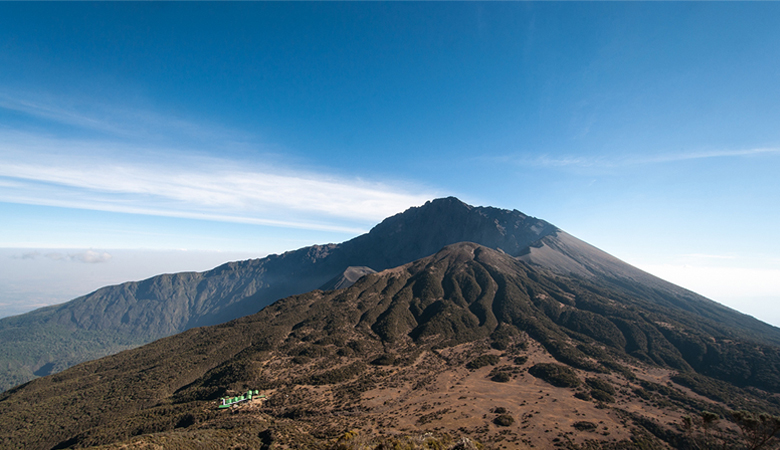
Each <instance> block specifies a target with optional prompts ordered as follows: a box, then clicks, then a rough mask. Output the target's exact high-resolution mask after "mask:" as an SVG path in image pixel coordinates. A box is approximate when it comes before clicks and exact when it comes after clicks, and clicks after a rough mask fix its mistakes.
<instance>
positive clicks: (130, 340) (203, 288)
mask: <svg viewBox="0 0 780 450" xmlns="http://www.w3.org/2000/svg"><path fill="white" fill-rule="evenodd" d="M461 241H471V242H477V243H479V244H481V245H485V246H487V247H489V248H494V249H500V250H501V251H502V252H504V253H506V254H507V255H509V256H512V257H518V258H520V259H523V260H524V261H526V262H528V263H530V264H536V265H537V266H539V267H542V268H547V269H550V270H553V271H556V272H558V273H562V274H573V275H577V276H582V277H585V278H594V277H595V278H597V279H602V280H606V281H608V282H609V283H610V284H611V286H613V287H615V288H620V289H624V288H628V289H631V290H632V291H633V292H634V293H635V294H637V295H640V296H643V297H645V298H650V299H653V300H654V301H656V302H660V303H668V304H677V305H678V306H679V305H683V307H687V308H694V307H695V308H694V309H696V308H698V311H699V312H700V313H702V312H704V313H706V314H705V315H707V316H708V317H709V318H710V319H713V320H721V321H724V323H726V324H729V325H730V326H733V327H735V329H739V330H741V331H740V332H741V333H746V334H747V335H749V336H750V337H751V338H752V339H758V340H768V341H769V342H772V343H774V344H780V329H777V328H774V327H771V326H770V325H766V324H763V323H762V322H760V321H758V320H756V319H753V318H751V317H749V316H745V315H742V314H741V313H738V312H736V311H733V310H730V309H728V308H725V307H723V306H720V305H717V304H716V303H714V302H712V301H711V300H708V299H705V298H704V297H701V296H698V295H697V294H695V293H692V292H690V291H687V290H685V289H683V288H680V287H678V286H675V285H673V284H671V283H667V282H665V281H663V280H660V279H657V278H655V277H653V276H652V275H649V274H647V273H645V272H642V271H640V270H639V269H636V268H634V267H631V266H629V265H628V264H626V263H624V262H622V261H620V260H618V259H617V258H614V257H612V256H611V255H609V254H607V253H605V252H603V251H601V250H598V249H596V248H595V247H592V246H590V245H589V244H587V243H585V242H583V241H581V240H579V239H577V238H575V237H573V236H571V235H568V234H567V233H565V232H563V231H562V230H560V229H559V228H557V227H555V226H554V225H552V224H550V223H548V222H545V221H543V220H541V219H537V218H534V217H531V216H527V215H525V214H523V213H521V212H520V211H517V210H511V211H510V210H503V209H498V208H492V207H475V206H471V205H467V204H465V203H463V202H461V201H460V200H458V199H456V198H454V197H448V198H443V199H436V200H433V201H430V202H427V203H426V204H424V205H422V206H419V207H412V208H409V209H408V210H406V211H404V212H402V213H398V214H396V215H394V216H391V217H388V218H387V219H385V220H383V221H382V222H380V223H379V224H377V225H376V226H375V227H373V228H372V229H371V231H369V232H368V233H366V234H363V235H361V236H358V237H355V238H353V239H351V240H348V241H346V242H343V243H341V244H326V245H314V246H310V247H304V248H301V249H298V250H293V251H288V252H284V253H282V254H279V255H269V256H267V257H265V258H261V259H250V260H245V261H236V262H228V263H225V264H222V265H220V266H218V267H216V268H214V269H212V270H209V271H206V272H199V273H197V272H184V273H178V274H163V275H159V276H156V277H152V278H149V279H146V280H142V281H138V282H127V283H123V284H120V285H116V286H107V287H104V288H101V289H98V290H97V291H95V292H93V293H91V294H88V295H86V296H82V297H79V298H77V299H74V300H72V301H71V302H67V303H65V304H62V305H55V306H51V307H46V308H43V309H40V310H36V311H33V312H30V313H27V314H24V315H21V316H14V317H10V318H4V319H0V342H2V343H3V344H4V345H3V346H0V362H1V363H2V364H0V389H7V388H9V387H11V386H13V385H16V384H19V383H22V382H25V381H27V380H30V379H32V378H34V377H35V376H36V375H46V374H48V373H55V372H57V371H59V370H62V369H64V368H66V367H69V366H71V365H73V364H76V363H78V362H81V361H85V360H89V359H92V358H96V357H102V356H105V355H106V354H110V353H113V352H116V351H121V350H124V349H127V348H131V347H133V346H137V345H141V344H144V343H146V342H150V341H152V340H155V339H158V338H161V337H164V336H168V335H171V334H174V333H177V332H180V331H183V330H186V329H190V328H193V327H199V326H206V325H213V324H217V323H222V322H226V321H229V320H232V319H235V318H237V317H242V316H245V315H248V314H252V313H255V312H257V311H259V310H260V309H262V308H263V307H264V306H266V305H268V304H270V303H271V302H273V301H275V300H277V299H280V298H284V297H287V296H289V295H295V294H301V293H304V292H307V291H310V290H313V289H317V288H320V287H322V286H324V285H326V283H328V282H329V281H331V280H333V279H334V278H336V277H338V276H340V275H341V274H343V272H344V271H345V270H346V269H347V268H348V267H350V266H365V267H370V268H371V269H372V270H378V271H381V270H383V269H387V268H391V267H396V266H400V265H403V264H405V263H408V262H410V261H414V260H416V259H419V258H422V257H425V256H428V255H430V254H434V253H435V252H437V251H439V250H440V249H441V248H442V247H444V246H446V245H450V244H454V243H456V242H461ZM696 305H700V306H696Z"/></svg>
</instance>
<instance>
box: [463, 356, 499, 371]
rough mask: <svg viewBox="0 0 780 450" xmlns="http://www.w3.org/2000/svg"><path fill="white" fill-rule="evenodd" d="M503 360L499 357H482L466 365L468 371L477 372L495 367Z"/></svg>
mask: <svg viewBox="0 0 780 450" xmlns="http://www.w3.org/2000/svg"><path fill="white" fill-rule="evenodd" d="M500 360H501V358H499V357H498V355H481V356H478V357H477V358H475V359H473V360H471V361H470V362H469V363H468V364H466V368H467V369H471V370H476V369H479V368H480V367H485V366H495V365H496V364H498V361H500Z"/></svg>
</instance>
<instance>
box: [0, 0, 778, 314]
mask: <svg viewBox="0 0 780 450" xmlns="http://www.w3.org/2000/svg"><path fill="white" fill-rule="evenodd" d="M778 23H780V4H778V3H763V2H760V3H745V2H738V3H721V2H717V3H700V2H690V3H667V2H659V3H629V2H625V3H613V2H593V3H572V2H561V3H558V2H555V3H532V2H522V3H466V2H456V3H440V2H431V3H373V2H372V3H353V2H349V3H299V2H295V3H277V2H272V3H244V2H239V3H228V4H223V3H217V4H214V3H178V2H171V3H147V2H142V3H115V2H109V3H16V2H12V3H2V4H0V218H1V219H0V248H1V249H3V251H2V252H0V273H3V274H4V275H0V316H2V315H8V314H14V313H19V312H22V311H24V310H29V309H31V308H32V307H36V306H40V305H42V304H47V303H53V302H57V301H64V300H67V299H69V298H72V297H74V296H76V295H79V294H83V293H86V292H88V291H89V290H92V289H95V288H97V287H99V286H100V285H102V284H108V283H115V282H120V281H124V280H128V279H138V278H142V277H146V276H151V275H154V274H155V273H159V272H171V271H177V270H204V269H207V268H209V267H211V266H214V265H216V264H218V263H219V262H221V261H223V260H227V259H234V258H239V257H241V258H243V257H250V256H258V257H259V256H264V255H266V254H268V253H278V252H282V251H285V250H290V249H295V248H299V247H302V246H305V245H311V244H314V243H326V242H341V241H344V240H346V239H349V238H351V237H353V236H355V235H357V234H360V233H362V232H365V231H367V230H368V229H370V228H371V226H372V225H374V224H375V223H377V222H379V221H380V220H381V219H382V218H384V217H386V216H389V215H392V214H394V213H397V212H400V211H403V210H404V209H406V208H408V207H410V206H415V205H420V204H422V203H423V202H425V201H426V200H428V199H431V198H435V197H440V196H447V195H455V196H457V197H459V198H461V199H462V200H464V201H466V202H468V203H471V204H477V205H490V206H497V207H503V208H510V209H519V210H521V211H523V212H525V213H527V214H530V215H533V216H536V217H540V218H543V219H545V220H548V221H550V222H552V223H554V224H555V225H557V226H559V227H561V228H563V229H564V230H566V231H568V232H570V233H572V234H574V235H575V236H577V237H579V238H581V239H583V240H585V241H587V242H590V243H592V244H594V245H596V246H598V247H600V248H602V249H603V250H605V251H607V252H609V253H612V254H614V255H615V256H618V257H619V258H622V259H624V260H626V261H628V262H629V263H632V264H634V265H637V266H639V267H641V268H644V269H646V270H648V271H650V272H652V273H655V274H658V275H660V276H662V277H664V278H667V279H669V280H670V281H673V282H676V283H678V284H680V285H682V286H684V287H688V288H691V289H693V290H696V291H697V292H700V293H702V294H704V295H707V296H709V297H710V298H713V299H714V300H717V301H721V302H723V303H726V304H728V305H729V306H732V307H735V308H737V309H740V310H742V311H745V312H748V313H750V314H753V315H756V316H758V317H760V318H762V319H763V320H766V321H769V322H771V323H774V324H780V313H774V312H772V311H773V309H777V308H776V307H774V306H773V305H774V304H776V302H778V301H780V281H779V280H780V208H778V206H777V205H778V203H779V202H778V199H780V182H779V181H778V177H777V173H778V171H779V170H778V169H780V83H778V82H777V80H778V79H780V31H778V29H779V28H780V27H778V26H777V24H778ZM182 252H184V253H182ZM163 254H164V255H167V256H165V257H161V255H163ZM130 255H133V256H130ZM181 255H186V256H181ZM180 256H181V257H180ZM28 280H36V281H35V282H30V283H28V282H27V281H28ZM63 280H67V283H65V282H64V281H63ZM101 283H102V284H101ZM66 284H67V286H66ZM25 286H29V287H25ZM12 294H13V295H12Z"/></svg>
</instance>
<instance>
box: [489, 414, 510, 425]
mask: <svg viewBox="0 0 780 450" xmlns="http://www.w3.org/2000/svg"><path fill="white" fill-rule="evenodd" d="M493 423H494V424H496V425H498V426H500V427H508V426H510V425H512V424H513V423H515V418H514V417H512V416H510V415H509V414H500V415H498V416H497V417H496V418H495V419H493Z"/></svg>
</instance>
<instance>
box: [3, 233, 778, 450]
mask: <svg viewBox="0 0 780 450" xmlns="http://www.w3.org/2000/svg"><path fill="white" fill-rule="evenodd" d="M699 322H701V323H704V324H703V325H702V326H700V327H693V326H692V325H691V324H696V323H699ZM708 330H714V331H713V332H712V333H711V332H710V331H708ZM488 344H490V345H491V346H492V347H493V348H497V349H501V351H498V350H492V349H490V348H489V347H488ZM702 345H703V346H704V348H705V349H706V352H705V353H704V354H702V352H701V351H700V350H701V348H702V347H701V346H702ZM753 351H754V352H753ZM779 351H780V349H778V347H776V346H772V345H761V344H757V343H755V342H749V341H745V340H741V339H740V338H738V337H735V336H734V335H733V333H732V331H731V329H730V328H729V327H727V326H724V325H722V324H718V323H717V322H715V321H711V322H710V321H709V320H708V319H700V318H698V316H697V315H696V314H695V313H692V312H690V311H687V310H685V309H681V308H679V307H674V306H665V305H658V304H654V303H653V302H651V301H650V300H645V299H642V298H639V297H637V296H634V295H632V294H631V293H628V292H626V291H625V290H623V291H618V290H613V289H612V288H610V287H608V286H605V285H602V284H598V283H597V282H594V281H593V280H587V279H584V278H574V277H569V276H563V275H558V274H555V273H553V272H550V271H548V270H545V269H541V268H539V267H535V266H532V265H529V264H527V263H525V262H523V261H520V260H518V259H516V258H513V257H510V256H508V255H506V254H504V253H501V252H498V251H494V250H491V249H488V248H486V247H483V246H480V245H477V244H473V243H461V244H456V245H452V246H448V247H446V248H444V249H442V250H441V251H440V252H438V253H436V254H435V255H433V256H430V257H426V258H423V259H421V260H418V261H416V262H414V263H410V264H407V265H404V266H401V267H398V268H394V269H389V270H385V271H383V272H380V273H376V274H369V275H367V276H364V277H362V278H360V279H359V280H358V281H357V282H356V283H355V284H354V285H352V286H351V287H349V288H347V289H343V290H336V291H327V292H323V291H320V290H315V291H312V292H310V293H307V294H303V295H298V296H293V297H289V298H286V299H284V300H280V301H278V302H276V303H274V304H273V305H270V306H268V307H266V308H265V309H263V310H262V311H261V312H259V313H257V314H254V315H251V316H247V317H244V318H241V319H237V320H234V321H231V322H228V323H226V324H222V325H216V326H211V327H205V328H197V329H193V330H189V331H187V332H184V333H182V334H179V335H176V336H172V337H169V338H165V339H161V340H158V341H156V342H154V343H151V344H148V345H146V346H143V347H140V348H137V349H133V350H129V351H125V352H122V353H119V354H117V355H113V356H109V357H106V358H103V359H100V360H97V361H92V362H88V363H83V364H80V365H78V366H76V367H73V368H70V369H68V370H65V371H63V372H61V373H59V374H55V375H51V376H47V377H44V378H40V379H36V380H33V381H32V382H30V383H28V384H26V385H24V386H20V387H18V388H15V389H12V390H10V391H8V392H6V393H5V394H3V395H2V396H0V436H2V438H0V447H2V448H29V449H48V448H69V447H88V446H95V445H108V446H109V448H120V447H122V446H124V445H138V446H139V447H138V448H140V446H143V445H146V444H149V443H151V442H158V443H159V442H163V443H165V442H167V443H168V445H172V444H171V443H173V442H176V443H177V444H176V445H181V446H183V448H187V447H188V445H189V446H192V445H195V443H198V445H201V444H202V445H206V444H207V443H209V442H211V443H213V444H217V443H218V442H219V443H221V444H224V445H226V443H227V442H232V441H231V440H234V439H238V437H239V436H249V437H248V438H246V439H249V441H247V442H248V443H247V445H253V446H257V447H262V446H264V445H265V446H270V445H271V444H272V443H273V444H274V445H277V446H280V447H282V448H284V446H290V447H291V448H302V447H307V448H329V446H330V445H331V444H332V443H333V442H334V440H335V439H336V438H337V437H338V436H339V434H340V433H343V432H344V430H347V429H350V428H354V427H361V428H362V429H363V430H364V432H366V433H373V434H377V433H379V434H381V433H393V432H398V433H421V432H427V431H430V432H435V433H447V434H450V435H457V436H464V437H469V438H471V439H474V440H478V441H481V442H483V443H485V444H486V445H488V448H494V447H492V445H493V444H495V445H496V446H498V443H499V442H501V445H504V444H506V443H512V448H525V447H524V446H525V445H531V444H533V445H535V446H537V447H540V446H541V447H543V448H548V447H551V446H552V445H553V444H554V443H560V442H564V441H565V440H567V439H568V440H569V441H571V443H572V445H573V444H577V443H583V442H584V440H585V439H591V440H612V439H616V440H622V441H625V443H626V445H628V443H629V441H630V439H632V438H634V439H640V440H642V442H645V444H646V445H653V447H652V448H664V447H665V446H680V445H683V444H684V443H685V442H686V441H685V439H688V438H687V437H686V436H685V435H683V433H682V432H681V431H680V430H679V429H678V428H676V425H674V424H675V423H679V422H680V420H681V416H682V415H683V414H695V413H697V412H700V411H702V410H704V409H706V410H709V411H715V412H720V413H721V414H722V415H723V414H725V413H726V411H727V410H729V409H736V408H745V407H750V408H751V409H753V410H764V411H769V412H772V413H777V411H778V406H779V405H780V400H778V392H780V386H778V385H777V380H779V379H780V354H779ZM751 352H753V353H751ZM708 354H709V355H710V356H707V355H708ZM716 354H717V355H721V356H722V358H720V359H718V358H714V357H713V355H716ZM488 355H492V358H491V357H488V358H487V360H489V361H487V362H486V363H485V364H487V365H489V364H490V363H491V362H492V364H496V365H495V366H494V367H483V368H479V367H478V366H479V364H476V365H475V364H471V365H469V364H468V363H470V362H471V363H473V362H474V361H477V360H480V357H482V359H481V360H482V361H486V360H485V357H486V356H488ZM757 358H758V359H757ZM545 364H548V365H545ZM549 364H557V366H554V367H556V368H557V369H556V370H558V371H559V372H561V373H565V374H567V376H566V377H564V378H565V382H561V381H560V380H556V379H555V378H554V377H553V378H550V377H549V376H546V375H545V374H544V373H545V371H546V372H549V369H550V367H553V366H549ZM483 365H484V364H483ZM467 366H468V367H471V369H469V368H468V367H467ZM745 367H752V368H753V369H754V372H753V373H752V374H751V375H750V376H748V377H747V378H745V377H743V375H745V372H743V369H744V368H745ZM501 373H503V374H504V375H500V374H501ZM548 375H549V374H548ZM707 375H711V376H707ZM713 377H717V378H720V380H718V379H716V378H713ZM728 378H734V379H736V380H738V381H737V383H742V384H743V386H745V387H746V389H742V388H740V387H738V386H737V385H736V383H735V382H726V381H723V380H724V379H728ZM492 380H495V381H492ZM544 380H546V381H544ZM247 388H259V389H263V390H264V391H265V392H266V393H268V394H269V401H268V402H267V403H265V404H263V405H254V406H251V407H247V408H245V409H239V410H238V411H235V412H233V413H227V414H223V413H225V412H223V411H216V410H215V400H216V399H217V398H219V397H220V396H223V395H228V394H232V393H237V392H241V391H243V390H245V389H247ZM596 391H598V392H596ZM610 392H611V393H610ZM540 393H541V397H539V396H540ZM575 394H578V396H577V397H575ZM605 394H606V395H605ZM594 396H598V402H595V403H594V400H593V398H594ZM588 399H590V400H588ZM540 402H541V404H540ZM499 407H500V408H504V409H506V410H508V411H510V412H511V413H512V414H514V417H515V418H516V419H517V420H516V422H514V423H511V424H509V425H507V426H506V427H498V426H497V425H495V424H493V422H492V420H493V419H494V417H493V415H494V414H493V413H492V412H491V411H496V408H499ZM534 416H535V417H536V419H533V417H534ZM585 418H591V419H592V418H599V420H600V421H602V422H603V423H604V424H605V425H604V427H606V428H608V429H609V430H611V431H610V432H609V433H606V434H604V433H591V434H587V433H586V434H582V433H572V430H573V428H572V427H576V426H582V425H583V424H582V423H580V422H587V421H586V420H584V419H585ZM521 419H522V421H521ZM532 419H533V420H532ZM598 427H600V425H598V426H597V428H598ZM552 429H556V431H555V432H552V433H551V432H545V431H546V430H550V431H551V430H552ZM227 430H230V431H227ZM553 439H557V441H554V440H553ZM250 441H251V442H250ZM648 443H649V444H648ZM122 448H125V447H122ZM204 448H205V447H204ZM621 448H631V447H621ZM645 448H646V447H645Z"/></svg>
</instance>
